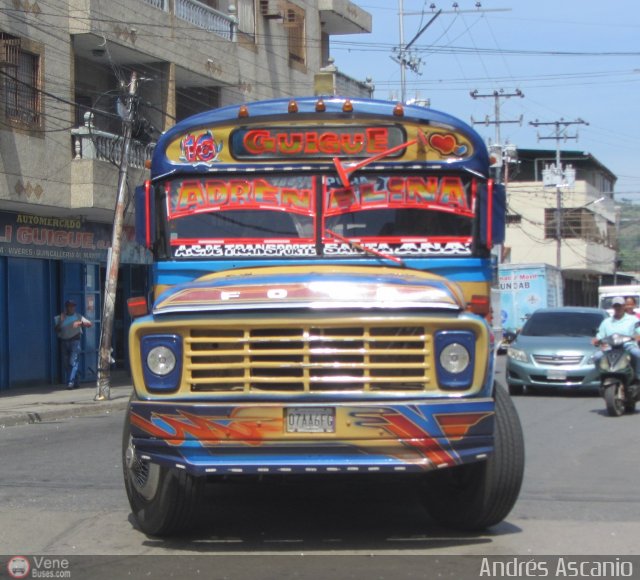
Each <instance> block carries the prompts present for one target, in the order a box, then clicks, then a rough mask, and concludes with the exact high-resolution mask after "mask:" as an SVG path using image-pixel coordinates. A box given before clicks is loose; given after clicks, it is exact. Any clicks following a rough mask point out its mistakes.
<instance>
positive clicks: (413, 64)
mask: <svg viewBox="0 0 640 580" xmlns="http://www.w3.org/2000/svg"><path fill="white" fill-rule="evenodd" d="M398 12H399V21H400V46H399V47H398V49H397V53H398V56H397V57H395V58H394V57H391V58H393V60H395V61H396V62H397V63H398V64H399V65H400V102H401V103H404V102H405V100H406V98H407V79H406V69H407V67H408V68H410V69H411V70H412V71H413V72H414V73H417V74H420V72H419V70H418V67H419V66H420V63H421V62H422V61H421V60H420V59H417V60H416V59H415V58H413V57H411V58H408V55H409V54H410V53H409V49H410V48H411V46H412V45H413V43H414V42H415V41H416V40H418V38H420V36H421V35H422V33H423V32H424V31H425V30H426V29H427V28H428V27H429V26H431V23H432V22H433V21H434V20H435V19H436V18H438V16H440V14H442V10H438V11H437V12H436V13H435V14H434V15H433V16H432V17H431V20H429V22H427V23H426V24H425V25H424V26H423V27H422V28H421V29H420V30H419V31H418V34H416V35H415V36H414V37H413V39H412V40H411V42H409V43H408V44H407V45H406V46H405V44H404V8H403V0H398ZM394 51H395V49H394Z"/></svg>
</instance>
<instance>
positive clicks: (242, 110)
mask: <svg viewBox="0 0 640 580" xmlns="http://www.w3.org/2000/svg"><path fill="white" fill-rule="evenodd" d="M248 116H249V109H248V108H247V105H242V106H241V107H240V109H238V118H240V119H244V118H245V117H248Z"/></svg>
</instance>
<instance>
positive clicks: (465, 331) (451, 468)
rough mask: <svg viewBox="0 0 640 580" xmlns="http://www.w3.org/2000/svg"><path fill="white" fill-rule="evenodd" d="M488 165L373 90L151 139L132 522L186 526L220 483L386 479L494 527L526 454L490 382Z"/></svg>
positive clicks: (449, 126) (132, 434)
mask: <svg viewBox="0 0 640 580" xmlns="http://www.w3.org/2000/svg"><path fill="white" fill-rule="evenodd" d="M489 171H490V163H489V158H488V154H487V149H486V147H485V145H484V144H483V142H482V140H481V138H480V137H479V136H478V135H477V134H476V133H475V132H474V131H473V130H472V129H471V128H470V127H469V126H467V125H466V124H464V123H463V122H461V121H460V120H458V119H456V118H453V117H451V116H449V115H447V114H444V113H440V112H437V111H434V110H431V109H428V108H425V107H420V106H409V105H402V104H398V103H393V102H386V101H377V100H365V99H346V98H338V97H326V98H321V97H305V98H296V99H292V100H289V99H278V100H270V101H261V102H255V103H250V104H244V105H237V106H229V107H225V108H221V109H217V110H213V111H209V112H206V113H202V114H199V115H196V116H194V117H191V118H189V119H187V120H185V121H182V122H180V123H178V124H177V125H176V126H175V127H173V128H172V129H171V130H169V131H167V132H166V133H165V134H164V135H163V136H162V137H161V138H160V139H159V141H158V144H157V146H156V148H155V152H154V156H153V159H152V164H151V175H150V180H149V181H147V182H146V184H145V185H144V187H139V188H138V189H137V192H136V229H137V235H138V239H139V240H140V241H141V242H142V243H143V244H144V245H145V246H146V247H147V248H149V250H150V251H151V252H152V253H153V256H154V263H153V291H152V293H151V295H150V296H149V297H148V298H144V299H137V300H132V301H131V302H130V311H131V313H132V315H133V316H134V317H136V319H135V321H134V322H133V324H132V326H131V329H130V335H129V344H130V357H131V367H132V377H133V383H134V394H133V396H132V399H131V401H130V403H129V406H128V411H127V418H126V422H125V428H124V434H123V467H124V477H125V484H126V489H127V493H128V496H129V500H130V504H131V508H132V511H133V513H134V515H135V517H136V518H137V521H138V523H139V526H140V528H141V529H142V530H143V531H144V532H146V533H149V534H154V535H165V534H169V533H175V532H177V531H179V530H181V529H183V528H184V527H185V526H187V525H188V523H189V521H190V519H191V516H192V515H193V514H194V513H195V512H196V511H197V510H198V509H199V503H200V502H201V501H202V490H203V489H204V486H205V485H206V483H207V482H208V481H211V480H220V481H221V480H224V479H225V478H231V477H241V478H246V479H247V480H249V478H251V477H254V478H255V480H256V482H257V481H258V480H259V479H260V477H269V476H280V477H283V476H284V477H286V476H290V475H296V476H300V475H310V476H311V475H315V476H323V477H332V478H336V477H345V476H348V475H353V476H356V477H355V479H357V478H358V477H367V478H379V480H380V481H382V479H383V477H382V476H383V475H385V476H386V475H388V474H395V475H397V476H402V477H412V478H414V480H415V482H417V484H418V485H419V489H420V490H423V491H422V492H421V493H422V497H423V499H424V503H425V506H426V508H427V511H428V512H429V514H430V515H431V516H433V518H435V519H436V520H437V521H439V522H440V523H442V524H444V525H446V526H450V527H453V528H458V529H481V528H485V527H487V526H491V525H493V524H496V523H498V522H500V521H502V520H503V519H504V518H505V517H506V515H507V514H508V513H509V512H510V510H511V508H512V507H513V505H514V503H515V501H516V499H517V496H518V493H519V490H520V485H521V482H522V475H523V469H524V454H523V440H522V432H521V428H520V423H519V419H518V416H517V413H516V411H515V408H514V407H513V405H512V403H511V400H510V399H509V396H508V395H507V394H506V392H505V391H504V390H503V389H502V388H501V387H499V386H497V385H496V384H495V383H494V361H495V356H494V354H495V344H494V339H493V336H492V333H491V328H490V325H489V324H488V316H489V309H490V286H491V279H492V269H491V248H492V246H493V245H494V244H496V243H500V242H502V240H503V237H504V222H505V220H504V214H505V199H504V192H503V189H502V188H500V187H497V186H496V185H494V184H493V182H492V180H491V179H490V175H489ZM255 476H260V477H255ZM349 479H352V478H349ZM303 481H304V478H303Z"/></svg>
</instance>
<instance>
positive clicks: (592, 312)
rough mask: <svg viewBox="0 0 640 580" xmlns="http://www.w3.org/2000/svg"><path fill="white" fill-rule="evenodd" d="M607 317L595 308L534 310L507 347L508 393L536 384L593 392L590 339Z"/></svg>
mask: <svg viewBox="0 0 640 580" xmlns="http://www.w3.org/2000/svg"><path fill="white" fill-rule="evenodd" d="M607 316H608V314H607V312H606V311H605V310H601V309H599V308H581V307H573V306H565V307H563V308H541V309H539V310H536V311H535V312H534V313H533V314H532V315H531V317H530V318H529V320H527V322H526V324H525V325H524V327H523V328H522V330H521V331H520V332H519V333H518V335H517V337H516V339H515V340H514V341H513V342H512V343H511V345H510V346H509V349H508V350H507V384H508V385H509V392H510V393H511V394H512V395H520V394H522V393H523V392H524V390H525V388H526V389H527V390H530V389H535V388H536V387H537V388H562V389H579V390H588V391H593V392H597V390H598V387H599V385H600V380H599V375H598V371H597V370H596V368H595V366H594V364H593V355H594V354H595V352H596V350H597V349H596V347H595V346H593V344H592V343H591V339H592V338H593V337H594V336H595V334H596V332H597V330H598V327H599V326H600V323H601V322H602V321H603V320H604V319H605V318H606V317H607Z"/></svg>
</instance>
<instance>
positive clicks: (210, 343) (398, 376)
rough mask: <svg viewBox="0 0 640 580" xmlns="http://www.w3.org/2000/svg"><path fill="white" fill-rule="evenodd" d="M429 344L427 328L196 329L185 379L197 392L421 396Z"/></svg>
mask: <svg viewBox="0 0 640 580" xmlns="http://www.w3.org/2000/svg"><path fill="white" fill-rule="evenodd" d="M430 341H431V338H430V336H429V335H428V334H427V332H426V329H425V328H424V326H401V327H400V326H381V325H372V326H351V327H345V326H336V327H322V326H308V327H295V328H291V327H285V328H278V327H273V328H268V327H266V328H265V327H260V328H248V329H239V330H235V329H229V328H206V329H202V328H198V329H192V330H191V331H190V333H189V336H188V337H186V340H185V354H186V359H185V370H186V374H185V379H186V382H187V383H188V384H189V385H190V388H191V390H192V391H198V392H220V393H225V392H229V393H231V392H234V393H240V392H245V393H278V392H287V393H293V392H299V393H305V392H323V391H325V392H326V391H394V392H399V391H400V392H401V391H424V390H427V389H429V388H430V383H431V378H430V374H431V373H430V369H431V366H432V363H431V356H432V353H431V350H430ZM431 388H434V386H433V385H431Z"/></svg>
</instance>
